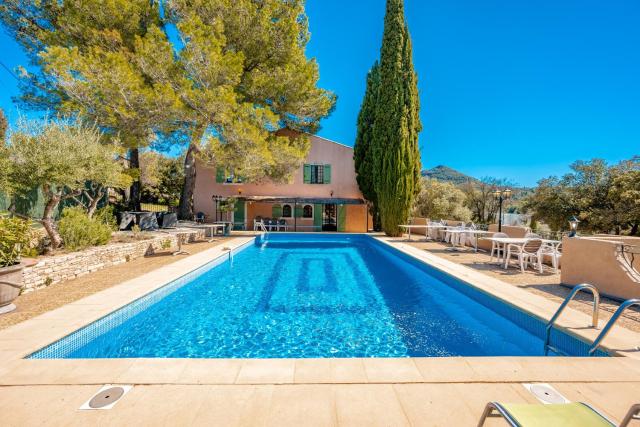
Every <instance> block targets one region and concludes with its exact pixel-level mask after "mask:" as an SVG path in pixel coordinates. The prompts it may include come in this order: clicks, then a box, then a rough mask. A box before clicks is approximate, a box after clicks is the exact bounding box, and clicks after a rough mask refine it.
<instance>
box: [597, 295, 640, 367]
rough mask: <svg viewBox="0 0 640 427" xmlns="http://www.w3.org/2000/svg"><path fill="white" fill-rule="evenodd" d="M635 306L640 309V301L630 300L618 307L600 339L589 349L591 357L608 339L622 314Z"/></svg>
mask: <svg viewBox="0 0 640 427" xmlns="http://www.w3.org/2000/svg"><path fill="white" fill-rule="evenodd" d="M634 305H636V306H639V307H640V299H629V300H626V301H625V302H623V303H622V305H620V307H618V309H617V310H616V312H615V313H613V316H611V319H609V321H608V322H607V324H606V325H605V327H604V329H602V332H600V335H598V338H596V340H595V341H594V342H593V344H592V345H591V348H589V356H591V355H593V353H595V352H596V350H597V349H598V347H600V344H601V343H602V341H603V340H604V339H605V338H606V337H607V335H609V332H611V328H612V327H613V325H614V324H615V323H616V322H617V321H618V319H619V318H620V316H622V313H623V312H624V311H625V310H626V309H627V308H629V307H632V306H634Z"/></svg>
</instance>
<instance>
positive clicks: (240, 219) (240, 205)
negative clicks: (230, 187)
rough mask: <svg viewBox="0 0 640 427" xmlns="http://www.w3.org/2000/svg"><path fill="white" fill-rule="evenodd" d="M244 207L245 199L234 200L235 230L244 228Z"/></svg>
mask: <svg viewBox="0 0 640 427" xmlns="http://www.w3.org/2000/svg"><path fill="white" fill-rule="evenodd" d="M244 209H245V201H244V200H238V201H237V202H236V210H235V212H234V213H233V223H234V224H233V225H234V227H233V228H234V229H236V230H244V227H245V223H244Z"/></svg>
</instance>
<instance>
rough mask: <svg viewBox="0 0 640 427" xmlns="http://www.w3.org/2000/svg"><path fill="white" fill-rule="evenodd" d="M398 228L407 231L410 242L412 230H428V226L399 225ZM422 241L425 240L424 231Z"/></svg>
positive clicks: (425, 234)
mask: <svg viewBox="0 0 640 427" xmlns="http://www.w3.org/2000/svg"><path fill="white" fill-rule="evenodd" d="M400 227H401V228H404V229H406V230H408V231H409V241H411V230H412V229H413V228H424V229H428V228H429V226H428V225H401V226H400ZM424 240H427V233H426V231H425V233H424Z"/></svg>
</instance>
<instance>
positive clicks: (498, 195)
mask: <svg viewBox="0 0 640 427" xmlns="http://www.w3.org/2000/svg"><path fill="white" fill-rule="evenodd" d="M493 197H494V198H495V199H496V200H497V201H498V210H499V212H498V232H502V202H504V201H505V200H509V199H510V198H511V190H510V189H508V188H506V189H504V190H500V189H496V190H495V191H494V192H493Z"/></svg>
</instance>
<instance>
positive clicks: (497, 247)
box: [489, 233, 509, 262]
mask: <svg viewBox="0 0 640 427" xmlns="http://www.w3.org/2000/svg"><path fill="white" fill-rule="evenodd" d="M491 237H506V238H508V237H509V235H508V234H507V233H493V235H492V236H491ZM505 250H506V248H505V245H504V244H502V243H500V242H493V241H492V242H491V259H490V261H489V262H492V261H493V256H494V254H496V255H495V257H496V259H498V260H499V261H500V260H501V259H502V257H504V255H505V252H506V251H505Z"/></svg>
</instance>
